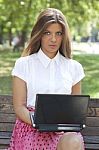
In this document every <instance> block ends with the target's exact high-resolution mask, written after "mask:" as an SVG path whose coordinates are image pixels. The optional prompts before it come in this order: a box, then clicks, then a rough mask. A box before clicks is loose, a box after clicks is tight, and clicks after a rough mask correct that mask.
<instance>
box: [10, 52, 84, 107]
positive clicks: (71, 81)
mask: <svg viewBox="0 0 99 150" xmlns="http://www.w3.org/2000/svg"><path fill="white" fill-rule="evenodd" d="M12 75H13V76H17V77H19V78H20V79H22V80H24V81H25V82H26V84H27V106H35V98H36V94H37V93H39V94H40V93H53V94H55V93H57V94H71V92H72V91H71V89H72V86H73V85H75V84H76V83H78V82H79V81H80V80H81V79H82V78H83V77H84V76H85V74H84V71H83V68H82V65H81V64H80V63H79V62H77V61H75V60H72V59H68V58H65V57H63V56H62V55H61V54H60V53H59V52H58V53H57V55H56V56H55V57H54V58H53V59H50V58H49V57H47V56H46V55H45V54H44V53H43V51H42V50H41V49H40V50H39V52H37V53H35V54H32V55H29V56H26V57H20V58H18V59H17V61H16V63H15V66H14V68H13V70H12ZM19 88H20V87H19Z"/></svg>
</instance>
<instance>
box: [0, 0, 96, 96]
mask: <svg viewBox="0 0 99 150" xmlns="http://www.w3.org/2000/svg"><path fill="white" fill-rule="evenodd" d="M47 7H54V8H58V9H60V10H61V11H62V12H63V13H64V15H65V16H66V18H67V20H68V23H69V26H70V31H71V35H72V49H73V52H72V54H73V58H74V59H76V60H77V61H79V62H80V63H81V64H82V65H83V67H84V71H85V75H86V77H85V78H84V79H83V81H82V94H87V95H90V96H91V97H99V0H58V1H56V0H14V1H13V0H0V94H9V95H11V94H12V77H11V71H12V68H13V66H14V63H15V61H16V59H17V58H18V57H20V56H21V52H22V50H23V49H24V47H25V46H26V42H27V41H28V39H29V36H30V32H31V29H32V27H33V25H34V23H35V21H36V19H37V16H38V14H39V13H40V12H41V11H42V10H43V9H45V8H47ZM18 40H19V42H18ZM15 41H17V44H16V45H15V43H14V42H15Z"/></svg>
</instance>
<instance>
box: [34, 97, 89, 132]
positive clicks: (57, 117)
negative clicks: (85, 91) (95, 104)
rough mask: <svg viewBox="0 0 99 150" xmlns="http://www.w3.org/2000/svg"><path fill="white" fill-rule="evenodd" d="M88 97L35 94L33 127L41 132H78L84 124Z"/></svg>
mask: <svg viewBox="0 0 99 150" xmlns="http://www.w3.org/2000/svg"><path fill="white" fill-rule="evenodd" d="M89 98H90V96H89V95H63V94H37V95H36V103H35V113H34V117H33V119H34V123H33V127H35V128H36V129H38V130H39V131H43V132H44V131H45V132H51V131H52V132H58V131H65V132H67V131H76V132H79V131H80V130H82V129H83V128H84V127H85V125H86V114H87V108H88V101H89Z"/></svg>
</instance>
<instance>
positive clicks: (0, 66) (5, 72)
mask: <svg viewBox="0 0 99 150" xmlns="http://www.w3.org/2000/svg"><path fill="white" fill-rule="evenodd" d="M18 57H20V53H18V52H15V53H13V52H11V51H8V50H5V51H0V94H11V93H12V92H11V91H12V87H11V84H12V81H11V70H12V68H13V66H14V63H15V60H16V59H17V58H18ZM74 59H76V60H77V61H79V62H80V63H81V64H82V65H83V67H84V70H85V74H86V77H85V78H84V79H83V81H82V93H83V94H89V95H90V96H91V97H99V69H98V68H99V55H92V54H79V55H78V54H77V55H74Z"/></svg>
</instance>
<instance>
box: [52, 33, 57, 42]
mask: <svg viewBox="0 0 99 150" xmlns="http://www.w3.org/2000/svg"><path fill="white" fill-rule="evenodd" d="M51 41H52V42H56V35H55V34H52V36H51Z"/></svg>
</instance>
